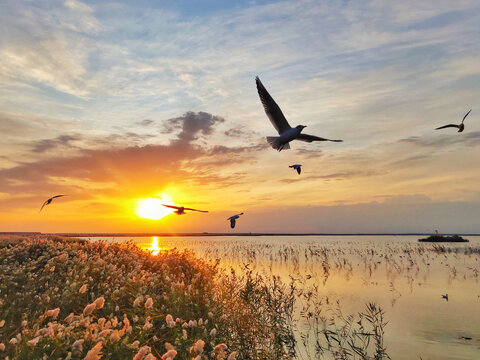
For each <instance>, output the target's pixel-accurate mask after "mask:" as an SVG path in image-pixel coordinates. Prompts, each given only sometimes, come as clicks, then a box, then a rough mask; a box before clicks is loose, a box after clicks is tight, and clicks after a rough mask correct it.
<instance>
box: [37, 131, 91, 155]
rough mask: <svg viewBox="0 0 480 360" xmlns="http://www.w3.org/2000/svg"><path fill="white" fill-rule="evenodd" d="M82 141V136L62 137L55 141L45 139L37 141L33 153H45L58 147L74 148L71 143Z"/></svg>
mask: <svg viewBox="0 0 480 360" xmlns="http://www.w3.org/2000/svg"><path fill="white" fill-rule="evenodd" d="M81 139H82V136H81V135H79V134H74V135H60V136H58V137H56V138H54V139H44V140H40V141H37V142H36V143H34V144H33V145H32V150H31V151H32V152H35V153H43V152H46V151H49V150H52V149H56V148H58V147H64V146H67V147H72V144H71V142H74V141H79V140H81Z"/></svg>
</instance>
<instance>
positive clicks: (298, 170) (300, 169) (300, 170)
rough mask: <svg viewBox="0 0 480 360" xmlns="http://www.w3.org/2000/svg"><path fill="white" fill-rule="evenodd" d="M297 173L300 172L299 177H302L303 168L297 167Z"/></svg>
mask: <svg viewBox="0 0 480 360" xmlns="http://www.w3.org/2000/svg"><path fill="white" fill-rule="evenodd" d="M297 172H298V175H300V173H301V172H302V168H301V167H300V166H298V167H297Z"/></svg>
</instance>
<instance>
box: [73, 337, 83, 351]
mask: <svg viewBox="0 0 480 360" xmlns="http://www.w3.org/2000/svg"><path fill="white" fill-rule="evenodd" d="M84 341H85V340H83V339H79V340H76V341H75V342H74V343H73V345H72V350H73V351H79V352H81V351H82V350H83V342H84Z"/></svg>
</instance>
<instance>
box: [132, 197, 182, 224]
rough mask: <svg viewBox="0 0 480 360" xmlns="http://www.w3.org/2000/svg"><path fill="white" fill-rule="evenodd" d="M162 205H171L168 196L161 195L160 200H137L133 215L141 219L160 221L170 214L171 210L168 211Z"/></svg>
mask: <svg viewBox="0 0 480 360" xmlns="http://www.w3.org/2000/svg"><path fill="white" fill-rule="evenodd" d="M162 204H167V205H172V204H173V203H172V201H171V200H170V198H169V197H168V196H165V195H162V196H161V199H160V198H152V197H151V198H146V199H139V200H138V202H137V208H136V210H135V214H137V216H138V217H141V218H143V219H150V220H160V219H161V218H163V217H165V216H167V215H169V214H171V213H172V212H173V210H172V209H169V208H167V207H165V206H163V205H162Z"/></svg>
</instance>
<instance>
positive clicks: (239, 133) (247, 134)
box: [224, 127, 255, 138]
mask: <svg viewBox="0 0 480 360" xmlns="http://www.w3.org/2000/svg"><path fill="white" fill-rule="evenodd" d="M224 134H225V135H226V136H230V137H237V138H240V137H242V138H251V137H252V136H254V135H255V131H252V130H248V129H244V128H239V127H236V128H231V129H228V130H227V131H225V132H224Z"/></svg>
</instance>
